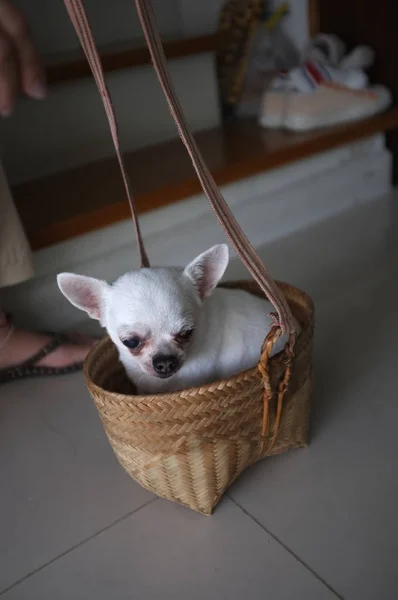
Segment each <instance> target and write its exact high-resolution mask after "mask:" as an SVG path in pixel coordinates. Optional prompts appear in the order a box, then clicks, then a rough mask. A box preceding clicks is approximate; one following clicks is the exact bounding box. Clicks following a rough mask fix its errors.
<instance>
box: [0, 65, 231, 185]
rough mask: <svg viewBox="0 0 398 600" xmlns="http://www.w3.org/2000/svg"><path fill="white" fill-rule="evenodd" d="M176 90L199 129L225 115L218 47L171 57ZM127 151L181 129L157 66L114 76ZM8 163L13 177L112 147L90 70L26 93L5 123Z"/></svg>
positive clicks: (0, 126)
mask: <svg viewBox="0 0 398 600" xmlns="http://www.w3.org/2000/svg"><path fill="white" fill-rule="evenodd" d="M170 69H171V73H172V77H173V80H174V83H175V86H176V89H177V93H178V95H179V98H180V100H181V102H182V105H183V107H184V109H185V112H186V115H187V118H188V121H189V123H190V125H191V127H192V129H193V130H194V131H197V130H200V129H206V128H208V127H215V126H216V125H217V124H218V123H219V122H220V114H219V107H218V91H217V84H216V76H215V72H214V61H213V57H212V55H211V54H201V55H197V56H192V57H187V58H185V59H182V60H178V61H173V62H171V63H170ZM107 81H108V83H109V87H110V90H111V93H112V97H113V100H114V105H115V109H116V113H117V118H118V122H119V128H120V133H121V138H122V145H123V148H124V150H125V151H128V150H133V149H135V148H138V147H142V146H146V145H148V144H155V143H157V142H160V141H163V140H166V139H170V138H173V137H176V135H177V132H176V128H175V125H174V122H173V121H172V118H171V116H170V115H169V111H168V108H167V105H166V102H165V100H164V98H163V95H162V92H161V90H160V87H159V84H158V82H157V79H156V77H155V74H154V72H153V70H152V68H151V67H150V66H146V67H140V68H136V69H124V70H121V71H115V72H113V73H110V74H109V76H108V77H107ZM0 139H1V144H2V152H3V156H4V165H5V168H6V171H7V174H8V177H9V179H10V181H11V182H13V183H15V182H19V181H24V180H26V179H32V178H35V177H40V176H42V175H46V174H48V173H51V172H54V171H59V170H63V169H67V168H70V167H74V166H76V165H79V164H84V163H87V162H92V161H94V160H97V159H100V158H103V157H106V156H110V155H113V152H114V150H113V146H112V141H111V137H110V133H109V128H108V122H107V119H106V116H105V112H104V109H103V107H102V102H101V99H100V96H99V93H98V91H97V88H96V86H95V84H94V82H93V80H92V79H91V78H87V79H82V80H80V81H79V82H78V83H68V84H64V85H59V86H54V87H52V88H51V91H50V94H49V96H48V98H47V99H46V100H44V101H42V102H33V101H23V102H21V103H20V105H19V106H18V107H17V110H16V111H15V113H14V115H13V116H12V117H10V118H9V119H7V120H4V121H3V122H1V123H0Z"/></svg>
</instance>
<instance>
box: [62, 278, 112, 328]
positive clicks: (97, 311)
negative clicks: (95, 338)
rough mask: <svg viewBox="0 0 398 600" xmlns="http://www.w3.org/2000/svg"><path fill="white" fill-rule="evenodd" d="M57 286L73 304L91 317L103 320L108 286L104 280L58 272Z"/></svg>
mask: <svg viewBox="0 0 398 600" xmlns="http://www.w3.org/2000/svg"><path fill="white" fill-rule="evenodd" d="M57 282H58V287H59V289H60V290H61V292H62V293H63V295H64V296H65V298H67V299H68V300H69V302H70V303H71V304H73V306H76V307H77V308H80V310H84V311H85V312H86V313H87V314H88V315H89V316H90V317H91V318H92V319H97V320H98V321H102V320H103V311H104V306H105V301H106V292H107V290H108V288H109V286H108V284H107V283H106V281H101V280H100V279H94V278H93V277H85V276H84V275H75V274H74V273H60V274H59V275H58V277H57Z"/></svg>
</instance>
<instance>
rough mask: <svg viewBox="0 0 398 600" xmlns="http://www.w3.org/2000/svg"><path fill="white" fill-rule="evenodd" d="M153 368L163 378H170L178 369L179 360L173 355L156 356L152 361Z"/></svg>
mask: <svg viewBox="0 0 398 600" xmlns="http://www.w3.org/2000/svg"><path fill="white" fill-rule="evenodd" d="M152 364H153V368H154V369H155V371H156V373H157V374H158V375H160V376H161V377H170V375H173V373H175V372H176V371H177V369H178V359H177V358H176V357H175V356H173V355H172V354H156V355H155V356H154V357H153V359H152Z"/></svg>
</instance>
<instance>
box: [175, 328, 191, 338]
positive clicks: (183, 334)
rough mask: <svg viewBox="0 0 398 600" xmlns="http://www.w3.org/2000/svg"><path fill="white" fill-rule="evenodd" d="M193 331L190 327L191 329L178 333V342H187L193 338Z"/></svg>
mask: <svg viewBox="0 0 398 600" xmlns="http://www.w3.org/2000/svg"><path fill="white" fill-rule="evenodd" d="M194 331H195V329H194V328H193V327H191V329H184V330H183V331H180V333H179V334H178V336H177V337H178V338H179V339H180V340H189V339H190V338H191V337H192V336H193V334H194Z"/></svg>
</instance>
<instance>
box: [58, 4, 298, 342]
mask: <svg viewBox="0 0 398 600" xmlns="http://www.w3.org/2000/svg"><path fill="white" fill-rule="evenodd" d="M64 2H65V5H66V8H67V10H68V13H69V16H70V18H71V21H72V23H73V25H74V27H75V30H76V32H77V34H78V36H79V39H80V43H81V45H82V47H83V49H84V52H85V54H86V57H87V60H88V62H89V64H90V67H91V70H92V72H93V75H94V78H95V81H96V83H97V86H98V89H99V91H100V93H101V96H102V100H103V103H104V107H105V111H106V114H107V117H108V121H109V125H110V129H111V133H112V138H113V143H114V146H115V150H116V154H117V158H118V161H119V165H120V169H121V172H122V177H123V183H124V186H125V189H126V194H127V197H128V200H129V204H130V209H131V214H132V217H133V222H134V225H135V231H136V235H137V241H138V247H139V251H140V256H141V266H148V265H149V261H148V258H147V255H146V252H145V248H144V244H143V241H142V237H141V232H140V228H139V224H138V219H137V215H136V211H135V206H134V201H133V197H132V194H131V190H130V184H129V180H128V176H127V172H126V168H125V165H124V161H123V157H122V154H121V150H120V144H119V136H118V130H117V123H116V118H115V114H114V110H113V106H112V101H111V98H110V94H109V91H108V89H107V86H106V83H105V79H104V74H103V69H102V65H101V60H100V58H99V55H98V51H97V49H96V46H95V43H94V39H93V35H92V32H91V28H90V25H89V23H88V19H87V15H86V12H85V9H84V6H83V2H82V0H64ZM135 4H136V7H137V11H138V15H139V18H140V21H141V25H142V29H143V31H144V35H145V39H146V42H147V45H148V49H149V52H150V54H151V58H152V62H153V65H154V68H155V71H156V74H157V77H158V80H159V83H160V85H161V87H162V90H163V92H164V95H165V97H166V100H167V103H168V105H169V109H170V112H171V115H172V117H173V119H174V121H175V123H176V126H177V129H178V132H179V134H180V137H181V139H182V141H183V143H184V145H185V147H186V149H187V151H188V154H189V156H190V158H191V160H192V163H193V166H194V168H195V171H196V173H197V176H198V178H199V181H200V183H201V186H202V188H203V191H204V193H205V195H206V196H207V198H208V200H209V202H210V205H211V207H212V209H213V211H214V213H215V215H216V217H217V219H218V221H219V223H220V225H221V226H222V228H223V229H224V232H225V234H226V236H227V237H228V239H229V241H230V242H231V244H232V246H233V248H234V249H235V251H236V253H237V254H238V256H239V258H240V260H241V261H242V263H243V264H244V265H245V267H246V268H247V270H248V271H249V273H250V274H251V275H252V276H253V278H254V279H255V281H256V282H257V283H258V285H259V286H260V288H261V289H262V291H263V292H264V293H265V294H266V295H267V297H268V298H269V300H270V301H271V302H272V304H273V305H274V306H275V308H276V311H277V313H278V320H279V326H280V328H281V331H282V333H289V334H292V335H295V334H296V333H297V324H296V322H295V319H294V318H293V315H292V312H291V310H290V308H289V305H288V303H287V300H286V298H285V296H284V294H283V292H282V291H281V290H280V288H279V287H278V286H277V285H276V283H275V282H274V281H273V279H272V278H271V276H270V274H269V273H268V271H267V269H266V268H265V266H264V264H263V262H262V261H261V259H260V257H259V256H258V255H257V253H256V251H255V249H254V247H253V245H252V244H251V243H250V241H249V240H248V238H247V237H246V235H245V234H244V233H243V231H242V229H241V228H240V226H239V224H238V222H237V221H236V219H235V217H234V216H233V214H232V212H231V211H230V209H229V207H228V205H227V203H226V201H225V200H224V198H223V196H222V194H221V192H220V190H219V189H218V187H217V184H216V182H215V181H214V178H213V176H212V175H211V173H210V171H209V169H208V167H207V165H206V164H205V162H204V159H203V156H202V154H201V152H200V150H199V148H198V146H197V144H196V142H195V139H194V137H193V135H192V134H191V132H190V130H189V127H188V124H187V121H186V117H185V115H184V113H183V110H182V108H181V104H180V102H179V100H178V98H177V95H176V92H175V89H174V86H173V83H172V80H171V77H170V73H169V70H168V67H167V62H166V57H165V54H164V50H163V47H162V42H161V38H160V34H159V31H158V28H157V25H156V19H155V15H154V12H153V8H152V4H151V1H150V0H135Z"/></svg>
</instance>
